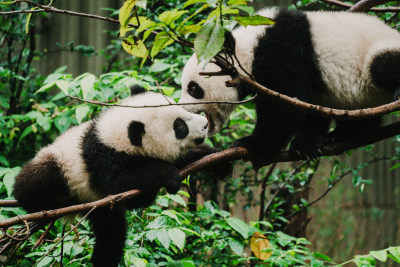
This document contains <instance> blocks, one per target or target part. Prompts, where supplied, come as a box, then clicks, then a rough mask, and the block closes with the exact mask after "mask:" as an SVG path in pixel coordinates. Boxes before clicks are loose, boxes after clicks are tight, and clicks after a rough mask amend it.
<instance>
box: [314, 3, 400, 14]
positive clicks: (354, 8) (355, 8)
mask: <svg viewBox="0 0 400 267" xmlns="http://www.w3.org/2000/svg"><path fill="white" fill-rule="evenodd" d="M319 1H322V2H324V3H327V4H331V5H335V6H340V7H344V8H348V9H349V10H348V11H349V12H364V11H367V10H368V11H373V12H399V11H400V7H374V6H377V5H382V4H384V3H387V2H389V1H375V3H374V4H371V6H370V7H369V8H367V9H365V8H366V7H367V6H364V7H363V6H362V7H360V5H361V3H360V2H358V3H357V4H356V5H350V4H347V3H344V2H341V1H337V0H319ZM361 2H362V1H361ZM357 5H359V6H357ZM358 9H360V10H358Z"/></svg>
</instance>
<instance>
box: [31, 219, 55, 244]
mask: <svg viewBox="0 0 400 267" xmlns="http://www.w3.org/2000/svg"><path fill="white" fill-rule="evenodd" d="M54 223H55V220H52V221H51V222H50V223H49V225H48V226H47V228H46V230H45V231H44V233H43V234H42V235H41V236H40V238H39V240H38V241H37V242H36V243H35V245H34V246H33V248H32V250H36V249H37V248H38V247H40V246H41V245H42V243H43V241H44V239H45V237H46V236H47V234H48V233H49V231H50V229H51V227H53V225H54Z"/></svg>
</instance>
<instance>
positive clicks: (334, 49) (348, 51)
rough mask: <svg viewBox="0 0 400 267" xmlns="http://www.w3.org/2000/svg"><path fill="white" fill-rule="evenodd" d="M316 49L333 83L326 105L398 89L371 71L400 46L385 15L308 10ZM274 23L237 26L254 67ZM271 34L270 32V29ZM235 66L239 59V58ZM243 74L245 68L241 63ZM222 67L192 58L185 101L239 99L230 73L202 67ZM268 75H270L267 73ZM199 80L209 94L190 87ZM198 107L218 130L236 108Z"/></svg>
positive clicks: (350, 103)
mask: <svg viewBox="0 0 400 267" xmlns="http://www.w3.org/2000/svg"><path fill="white" fill-rule="evenodd" d="M276 12H277V9H276V8H267V9H264V10H261V11H260V12H259V14H260V15H263V16H266V17H269V18H271V19H274V17H275V15H276ZM306 15H307V17H308V19H309V21H310V29H311V34H312V41H313V43H314V49H315V52H316V55H317V57H318V60H319V64H320V68H321V72H322V75H323V79H324V81H325V83H326V85H327V87H328V90H327V92H326V93H324V95H323V98H322V99H315V101H313V102H314V103H315V104H320V105H323V106H328V107H333V108H341V109H357V108H366V107H373V106H378V105H381V104H385V103H388V102H390V101H392V99H393V94H390V93H389V92H387V91H384V90H381V89H379V88H377V87H376V86H374V85H373V84H372V81H371V77H370V74H369V66H370V64H371V61H372V59H373V57H374V56H375V55H376V54H378V53H379V52H381V51H383V50H390V49H397V50H398V49H400V34H399V32H397V31H396V30H394V29H391V28H390V27H389V26H387V25H385V24H384V23H383V22H382V21H380V20H379V19H377V18H374V17H372V16H369V15H365V14H355V13H346V12H306ZM268 27H271V26H248V27H247V28H245V27H239V28H238V29H236V30H234V31H233V36H234V37H235V40H236V49H235V52H236V55H237V57H238V59H239V61H240V63H241V65H242V66H243V67H244V69H245V70H246V71H247V72H249V73H251V72H252V62H253V60H254V49H255V47H256V45H257V42H258V37H259V36H260V35H261V34H263V33H264V32H265V28H268ZM267 34H268V32H267ZM235 63H236V64H235V66H236V67H237V66H238V64H237V62H235ZM237 69H238V70H239V71H240V72H241V73H242V74H243V71H242V70H241V69H240V68H238V67H237ZM219 70H220V68H219V67H218V66H216V65H215V64H213V63H209V64H208V65H207V66H206V67H205V68H204V69H203V68H202V64H201V63H200V64H198V62H197V59H196V55H195V54H193V56H192V57H191V58H190V59H189V61H188V62H187V64H186V66H185V68H184V70H183V73H182V97H181V100H180V101H179V102H180V103H191V102H203V101H214V100H220V101H237V100H238V95H237V92H236V90H235V89H234V88H229V87H226V85H225V82H226V81H228V80H230V77H229V76H213V77H204V76H200V75H199V74H198V73H199V72H200V71H204V72H212V71H219ZM266 75H268V74H267V73H266ZM190 81H196V82H197V83H198V84H199V85H200V86H201V87H202V88H203V89H204V92H205V97H204V99H200V100H198V99H195V98H193V97H192V96H190V95H189V94H188V93H187V85H188V83H189V82H190ZM185 108H186V109H188V110H190V111H192V112H199V111H204V112H206V113H207V115H208V116H210V117H211V118H212V119H213V120H214V122H215V123H216V124H217V125H216V128H215V130H216V131H217V130H219V129H221V127H222V123H220V124H218V123H219V122H218V120H216V119H215V118H216V117H217V115H218V116H220V117H223V118H224V119H227V118H228V116H229V114H230V113H231V111H232V110H233V109H234V108H235V105H232V106H231V107H230V108H221V105H215V104H213V105H210V104H204V105H192V106H187V107H185Z"/></svg>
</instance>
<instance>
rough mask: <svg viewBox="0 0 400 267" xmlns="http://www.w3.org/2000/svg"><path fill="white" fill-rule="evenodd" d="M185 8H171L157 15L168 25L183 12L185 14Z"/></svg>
mask: <svg viewBox="0 0 400 267" xmlns="http://www.w3.org/2000/svg"><path fill="white" fill-rule="evenodd" d="M186 12H187V11H186V10H172V11H164V12H163V13H161V14H160V16H158V18H159V19H160V21H162V22H164V23H165V24H166V25H170V24H171V23H172V22H174V21H176V20H177V19H179V18H180V17H182V15H183V14H185V13H186Z"/></svg>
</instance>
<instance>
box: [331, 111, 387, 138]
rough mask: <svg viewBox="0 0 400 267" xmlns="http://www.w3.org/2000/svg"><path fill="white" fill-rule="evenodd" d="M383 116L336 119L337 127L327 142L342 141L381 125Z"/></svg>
mask: <svg viewBox="0 0 400 267" xmlns="http://www.w3.org/2000/svg"><path fill="white" fill-rule="evenodd" d="M381 124H382V117H376V118H368V119H363V120H352V121H336V127H335V129H334V130H333V131H332V132H330V133H329V134H328V136H327V140H326V141H327V142H341V141H344V140H347V139H351V138H355V137H357V136H360V135H362V134H364V133H366V132H368V131H370V130H373V129H376V128H378V127H380V126H381Z"/></svg>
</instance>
